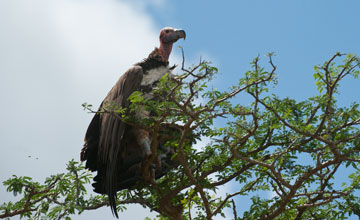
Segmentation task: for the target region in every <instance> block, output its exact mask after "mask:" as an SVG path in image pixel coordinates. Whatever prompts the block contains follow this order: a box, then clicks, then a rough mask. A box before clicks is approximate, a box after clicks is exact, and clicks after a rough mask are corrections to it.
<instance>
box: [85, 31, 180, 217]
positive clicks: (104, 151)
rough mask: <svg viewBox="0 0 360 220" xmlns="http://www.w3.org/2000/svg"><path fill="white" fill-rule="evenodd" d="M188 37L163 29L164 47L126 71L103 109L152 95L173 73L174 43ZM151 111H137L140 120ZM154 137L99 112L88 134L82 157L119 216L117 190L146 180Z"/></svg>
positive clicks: (160, 169) (164, 158) (157, 171)
mask: <svg viewBox="0 0 360 220" xmlns="http://www.w3.org/2000/svg"><path fill="white" fill-rule="evenodd" d="M179 38H185V32H184V31H182V30H174V29H172V28H164V29H162V30H161V32H160V48H155V50H154V51H152V52H151V53H150V55H149V56H148V57H147V58H146V59H144V60H143V61H141V62H139V63H137V64H135V65H134V66H133V67H131V68H130V69H129V70H128V71H126V72H125V73H124V74H123V75H122V76H121V77H120V79H119V80H118V81H117V83H116V84H115V86H114V87H113V88H112V89H111V90H110V92H109V93H108V94H107V96H106V97H105V99H104V101H103V102H102V103H101V106H100V109H101V108H102V107H104V106H106V105H109V104H111V105H112V104H115V105H116V106H118V107H122V108H127V107H129V104H130V102H129V100H128V97H129V96H130V95H131V94H132V93H133V92H134V91H141V92H142V93H143V94H144V96H148V97H151V93H152V90H153V88H154V87H155V86H156V84H157V82H159V80H160V78H161V77H163V76H164V75H165V74H167V73H168V74H170V72H171V69H172V68H169V66H168V57H169V55H170V52H171V48H172V44H173V43H174V42H176V41H177V40H178V39H179ZM148 114H149V113H148V112H136V113H135V115H136V117H138V118H139V119H141V118H144V117H148ZM150 146H151V137H150V135H149V133H148V131H146V130H144V129H140V128H137V127H133V126H131V125H129V124H126V123H124V122H123V121H122V120H121V119H120V118H119V117H116V115H114V114H111V113H102V114H99V113H98V114H95V116H94V117H93V119H92V121H91V122H90V125H89V127H88V130H87V132H86V135H85V144H84V147H83V149H82V151H81V160H82V161H86V168H88V169H90V170H91V171H97V175H96V176H95V178H94V181H95V182H94V183H93V186H94V191H95V192H97V193H101V194H107V195H108V196H109V202H110V206H111V209H112V211H113V213H114V214H115V216H116V217H118V215H117V212H116V202H115V200H116V192H118V191H120V190H122V189H130V188H132V187H134V185H135V184H136V183H137V182H138V181H139V180H141V179H142V176H143V173H142V172H145V171H143V169H142V166H143V162H144V160H145V158H148V157H149V156H150V155H151V149H150ZM170 157H171V153H170V152H166V151H165V152H163V154H162V155H159V157H158V158H159V159H160V160H161V161H160V162H162V163H160V164H167V162H168V161H169V160H170V159H169V158H170ZM151 169H152V171H149V172H153V176H154V177H160V176H162V175H164V172H165V170H166V169H165V168H164V167H159V166H157V167H156V168H155V166H152V168H151Z"/></svg>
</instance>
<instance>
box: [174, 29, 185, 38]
mask: <svg viewBox="0 0 360 220" xmlns="http://www.w3.org/2000/svg"><path fill="white" fill-rule="evenodd" d="M174 34H175V35H176V36H177V40H178V39H180V38H184V40H185V38H186V33H185V31H184V30H181V29H175V31H174Z"/></svg>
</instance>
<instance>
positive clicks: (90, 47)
mask: <svg viewBox="0 0 360 220" xmlns="http://www.w3.org/2000/svg"><path fill="white" fill-rule="evenodd" d="M359 9H360V2H359V1H357V0H342V1H335V0H316V1H313V0H301V1H300V0H298V1H289V0H287V1H285V0H274V1H269V0H261V1H260V0H259V1H256V0H254V1H250V0H243V1H235V0H233V1H189V0H183V1H170V0H151V1H145V0H135V1H130V0H125V1H118V0H102V1H101V0H89V1H83V0H63V1H58V0H34V1H31V2H30V1H26V0H2V1H0V76H1V80H0V100H1V103H2V106H5V107H3V108H1V110H0V120H1V121H2V123H1V124H0V141H1V143H2V144H1V148H0V149H1V154H0V167H1V168H0V181H4V180H6V179H7V178H8V177H10V176H11V175H12V174H17V175H27V176H32V177H34V179H36V180H39V181H43V179H44V178H45V177H46V176H48V175H49V174H51V173H58V172H63V171H64V166H65V164H66V162H67V161H69V160H71V159H72V158H75V159H78V158H79V152H80V149H81V146H82V142H83V136H84V133H85V131H86V127H87V125H88V123H89V121H90V119H91V115H89V114H86V113H85V112H84V111H82V109H81V104H82V103H83V102H88V103H92V104H94V105H95V106H96V105H98V104H99V103H100V102H101V100H102V99H103V98H104V96H105V95H106V93H107V92H108V90H109V89H110V88H111V87H112V86H113V84H114V83H115V82H116V80H117V79H118V77H119V76H120V75H121V73H123V72H124V71H125V70H126V69H127V68H129V67H130V66H131V65H132V64H134V63H136V62H138V61H139V60H141V59H142V58H144V57H146V56H147V54H148V53H149V52H150V51H151V50H152V49H153V48H154V47H155V46H158V33H159V30H160V29H161V28H162V27H164V26H173V27H176V28H183V29H184V30H186V32H187V39H186V40H185V41H179V42H178V44H177V45H181V46H182V47H183V48H184V50H185V54H186V61H187V64H189V65H191V64H195V63H197V62H198V60H199V58H200V56H202V57H203V58H205V59H209V60H210V61H213V63H214V64H215V65H216V66H218V67H219V71H220V72H221V76H220V77H218V78H216V80H215V81H214V86H215V87H218V88H220V89H226V88H228V87H229V86H231V85H232V84H235V83H236V80H237V79H239V78H240V77H241V76H242V75H243V74H244V72H246V71H247V70H249V69H250V65H249V63H250V62H251V60H252V59H253V58H254V57H256V56H258V55H260V57H261V58H262V59H263V61H264V62H263V64H264V65H266V66H268V65H267V64H266V57H265V55H266V54H267V53H268V52H275V54H276V56H275V57H274V63H275V64H276V65H277V67H278V69H277V74H278V76H279V84H278V86H277V87H276V88H274V90H273V92H274V93H276V94H277V95H279V96H281V97H286V96H289V97H292V98H295V99H297V100H303V99H306V98H308V97H310V96H313V95H316V93H317V91H316V87H315V85H314V81H313V66H314V65H316V64H320V63H323V62H324V61H325V60H327V59H329V58H330V57H331V56H332V55H333V54H334V53H335V52H337V51H339V52H343V53H349V52H350V53H355V54H358V55H360V47H359V39H360V28H359V21H360V13H359ZM171 61H172V62H173V63H178V62H179V61H180V51H179V50H177V49H176V48H175V50H174V51H173V54H172V57H171ZM268 68H270V66H268ZM358 85H359V80H353V79H349V80H345V82H344V84H343V85H342V87H341V90H340V91H341V92H343V95H341V96H340V98H341V100H340V104H342V105H346V104H349V103H351V102H353V101H356V102H360V98H359V96H358V94H360V88H359V86H358ZM29 156H31V157H29ZM36 158H38V159H36ZM0 198H1V199H0V202H3V201H7V200H10V199H12V194H7V193H5V192H4V188H3V187H2V188H1V187H0ZM149 215H150V216H154V214H153V213H149V212H148V211H144V210H143V209H142V207H131V208H130V209H129V211H127V212H126V213H123V214H122V217H123V218H124V219H126V218H130V217H131V218H133V219H143V218H144V216H149ZM99 216H101V217H105V218H106V217H109V218H110V217H111V213H110V211H109V210H108V209H101V210H98V211H96V212H89V213H86V214H84V215H83V216H74V218H73V219H98V218H99Z"/></svg>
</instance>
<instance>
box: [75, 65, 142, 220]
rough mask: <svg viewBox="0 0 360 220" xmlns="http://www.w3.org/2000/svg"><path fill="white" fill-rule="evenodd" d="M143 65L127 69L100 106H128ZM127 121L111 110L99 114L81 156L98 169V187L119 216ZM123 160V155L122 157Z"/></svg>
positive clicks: (89, 164) (137, 85)
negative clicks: (118, 192)
mask: <svg viewBox="0 0 360 220" xmlns="http://www.w3.org/2000/svg"><path fill="white" fill-rule="evenodd" d="M142 78H143V69H142V67H140V66H134V67H132V68H130V69H129V70H128V71H126V72H125V73H124V74H123V75H122V76H121V77H120V79H119V80H118V81H117V83H116V84H115V86H114V87H113V88H112V89H111V90H110V92H109V93H108V94H107V96H106V97H105V99H104V101H103V102H102V104H101V106H100V109H101V108H104V107H106V105H115V106H117V107H123V108H127V107H128V106H129V104H130V103H129V101H128V100H127V99H128V97H129V96H130V95H131V93H133V92H134V91H136V90H138V88H139V87H140V83H141V80H142ZM125 128H126V124H125V123H124V122H122V121H121V120H120V119H119V118H118V117H116V116H115V115H113V114H111V113H103V114H96V115H95V116H94V118H93V119H92V121H91V123H90V125H89V128H88V130H87V132H86V135H85V144H84V148H83V149H82V152H81V160H87V162H86V167H88V168H90V170H93V171H94V170H96V168H97V171H98V175H97V177H96V178H97V180H98V183H94V187H95V191H98V192H102V193H106V194H107V195H108V197H109V203H110V207H111V209H112V212H113V213H114V215H115V216H116V217H118V214H117V211H116V181H117V172H116V171H117V169H116V168H117V164H118V159H119V153H120V151H121V150H122V146H121V142H122V139H123V136H124V131H125ZM120 160H121V158H120Z"/></svg>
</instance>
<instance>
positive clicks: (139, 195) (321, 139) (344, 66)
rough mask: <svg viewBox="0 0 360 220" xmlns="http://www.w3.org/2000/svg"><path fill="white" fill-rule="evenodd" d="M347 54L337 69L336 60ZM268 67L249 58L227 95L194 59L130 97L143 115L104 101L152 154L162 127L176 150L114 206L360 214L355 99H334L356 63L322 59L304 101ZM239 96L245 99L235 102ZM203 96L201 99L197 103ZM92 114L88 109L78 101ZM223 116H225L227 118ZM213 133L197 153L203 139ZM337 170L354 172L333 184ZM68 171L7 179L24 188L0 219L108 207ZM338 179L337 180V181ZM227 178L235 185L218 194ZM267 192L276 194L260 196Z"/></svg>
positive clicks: (249, 215) (273, 214) (248, 215)
mask: <svg viewBox="0 0 360 220" xmlns="http://www.w3.org/2000/svg"><path fill="white" fill-rule="evenodd" d="M344 56H345V57H346V58H345V59H344V60H343V61H342V63H341V64H340V65H337V64H336V63H335V60H337V59H339V57H344ZM268 59H269V63H270V70H269V71H266V70H265V69H264V68H263V67H261V66H260V65H259V58H255V59H254V60H253V62H252V63H251V64H252V70H251V71H248V72H246V73H245V74H244V77H242V78H241V79H240V80H239V82H238V83H237V84H236V85H234V86H233V87H231V88H230V89H229V90H228V91H218V90H216V89H212V88H211V87H210V86H208V85H210V82H211V80H212V78H213V77H214V75H216V73H217V68H216V67H213V66H211V65H210V63H208V62H205V61H201V62H200V63H199V64H198V65H195V66H193V67H190V68H185V67H184V62H183V65H182V71H183V74H182V75H179V76H178V77H177V78H176V79H175V80H170V79H169V78H168V77H164V78H162V80H161V81H160V83H159V85H158V87H157V89H156V91H155V96H158V98H157V99H156V100H154V99H152V100H149V99H146V98H144V97H143V96H142V94H141V93H139V92H135V93H133V94H132V95H131V97H130V100H131V102H132V104H131V107H130V109H129V110H130V111H133V110H134V109H136V108H138V107H141V108H146V109H147V110H149V111H151V112H153V113H154V114H153V116H152V117H151V118H149V119H147V120H143V121H136V120H134V118H131V117H130V116H127V115H124V112H128V111H124V109H116V107H114V106H107V107H105V108H103V109H100V110H99V111H97V112H98V113H101V114H114V115H116V116H118V117H119V118H121V120H125V121H127V122H128V123H133V124H135V125H137V126H140V127H142V128H146V129H147V130H149V131H150V133H151V135H152V146H151V147H152V153H153V154H152V155H153V156H152V157H150V158H148V159H147V161H145V164H147V165H148V166H149V165H150V164H151V161H152V160H154V159H155V155H156V154H157V151H158V150H160V149H159V148H158V145H159V144H158V143H159V142H160V140H159V139H158V137H159V133H161V132H162V131H163V127H164V126H163V125H166V127H168V126H169V125H172V126H173V127H175V128H177V129H178V130H176V131H174V132H173V134H170V136H171V139H167V140H166V141H165V143H164V146H165V147H172V148H174V149H175V154H174V156H173V158H172V160H173V161H174V163H173V167H172V169H170V170H169V171H168V172H167V173H166V175H165V176H163V177H162V178H160V179H158V180H157V181H156V182H154V181H148V182H147V181H142V182H139V183H138V185H137V187H135V188H134V189H132V190H123V191H121V192H119V193H118V201H117V208H118V210H119V211H123V210H124V209H125V208H126V204H130V203H137V204H141V205H142V206H145V207H148V208H150V209H151V210H154V211H156V212H158V213H159V219H189V220H190V219H208V220H210V219H213V217H214V216H217V215H222V216H224V215H225V212H224V209H225V208H232V210H233V211H232V213H231V216H229V214H227V215H228V216H226V217H227V218H228V219H229V218H232V219H325V218H326V219H344V218H345V217H346V216H351V215H357V216H358V217H360V205H359V204H360V198H359V196H358V195H359V188H360V184H359V182H360V170H359V162H360V155H359V153H360V138H359V137H360V131H359V124H360V111H359V105H358V104H357V103H353V104H351V105H350V106H347V107H339V106H338V105H337V100H336V94H337V93H339V85H340V82H341V81H342V80H343V79H344V78H345V77H354V78H357V76H358V75H359V65H360V60H359V58H357V57H356V56H354V55H351V54H349V55H345V54H340V53H337V54H335V55H334V56H333V57H331V59H329V60H328V61H326V62H325V63H324V64H323V65H319V66H315V68H314V70H315V73H314V78H315V83H316V85H317V88H318V92H319V93H318V95H316V96H314V97H311V98H308V99H307V100H305V101H300V102H299V101H296V100H294V99H291V98H283V99H281V98H279V97H277V96H276V95H274V94H271V93H270V89H271V88H272V87H273V86H274V85H275V84H276V76H275V70H276V66H275V65H274V64H273V62H272V54H269V56H268ZM239 94H244V95H247V96H249V97H250V99H251V100H252V101H251V102H250V103H248V104H244V103H241V102H238V100H236V99H234V97H235V96H238V95H239ZM199 100H201V101H199ZM84 107H85V108H86V109H88V110H90V111H93V110H92V109H91V106H90V105H87V104H84ZM224 118H226V119H224ZM203 137H207V138H210V140H211V141H210V142H209V143H208V144H206V146H203V147H202V148H201V149H197V148H195V147H194V142H196V141H198V140H199V139H200V138H203ZM344 169H349V170H351V171H352V174H351V175H349V176H348V177H347V179H346V178H344V179H342V180H339V179H336V178H335V176H336V174H337V173H339V172H341V171H342V170H344ZM67 170H68V172H67V173H63V174H58V175H53V176H51V177H49V178H48V179H46V181H45V183H44V184H40V183H37V182H34V181H32V179H31V178H30V177H17V176H13V177H12V178H10V179H9V180H7V181H5V182H4V185H6V186H7V190H8V191H10V192H13V193H14V194H15V195H16V194H21V195H22V198H21V199H20V200H19V201H17V202H15V203H12V202H9V203H4V204H3V205H2V206H1V207H0V210H1V214H0V218H6V217H11V216H15V215H20V216H21V217H24V218H31V219H39V217H40V216H46V217H47V218H49V219H62V218H66V219H70V217H69V215H71V214H76V213H78V214H80V213H82V212H83V211H85V210H91V209H97V208H99V207H102V206H107V205H108V201H107V198H106V197H105V196H100V195H96V196H94V195H90V196H88V195H86V193H87V192H86V189H85V187H84V185H85V184H87V183H89V182H90V178H91V174H89V172H88V171H86V170H85V169H84V167H83V165H82V164H81V163H78V162H75V161H70V162H69V164H68V167H67ZM341 182H344V183H343V184H342V185H341V184H339V183H341ZM227 183H230V184H231V185H232V186H233V187H232V188H234V189H236V191H233V192H228V193H227V194H226V195H223V196H219V195H217V194H216V192H217V190H218V188H219V187H220V186H222V185H224V184H227ZM265 191H273V192H274V196H273V197H271V198H269V197H267V196H264V192H265ZM249 193H251V195H253V196H252V197H251V201H249V203H250V208H248V210H246V211H244V212H242V213H240V212H239V211H238V209H237V208H236V204H237V202H236V199H237V198H238V199H241V198H242V197H243V196H245V195H248V194H249Z"/></svg>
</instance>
